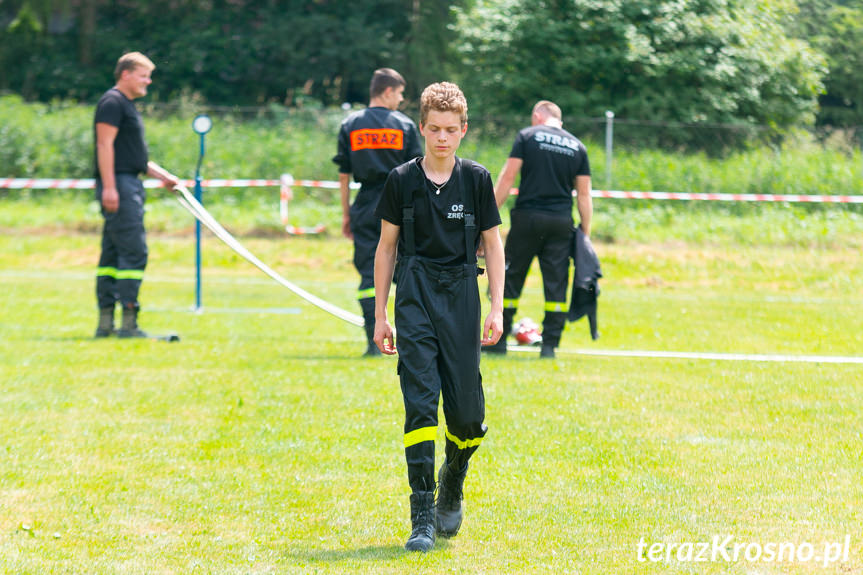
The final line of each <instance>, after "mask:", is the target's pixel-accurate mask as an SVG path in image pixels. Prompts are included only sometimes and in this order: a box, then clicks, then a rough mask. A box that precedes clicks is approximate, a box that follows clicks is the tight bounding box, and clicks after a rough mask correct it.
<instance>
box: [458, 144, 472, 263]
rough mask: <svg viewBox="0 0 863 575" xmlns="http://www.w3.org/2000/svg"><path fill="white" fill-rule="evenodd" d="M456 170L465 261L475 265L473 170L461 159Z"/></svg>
mask: <svg viewBox="0 0 863 575" xmlns="http://www.w3.org/2000/svg"><path fill="white" fill-rule="evenodd" d="M458 168H459V170H458V172H459V174H458V176H459V184H462V185H461V186H460V187H461V189H462V193H463V194H464V197H463V198H462V203H463V204H464V246H465V261H466V263H468V264H475V263H476V244H475V243H474V242H475V240H474V238H476V216H475V215H474V209H473V195H474V178H473V170H471V169H470V168H469V164H468V162H467V161H466V160H463V159H461V158H459V166H458Z"/></svg>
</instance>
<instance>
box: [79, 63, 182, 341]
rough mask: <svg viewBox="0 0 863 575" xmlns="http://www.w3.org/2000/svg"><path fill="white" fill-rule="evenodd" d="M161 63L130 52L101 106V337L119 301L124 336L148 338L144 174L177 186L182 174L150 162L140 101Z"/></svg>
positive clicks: (98, 186) (97, 173) (98, 107)
mask: <svg viewBox="0 0 863 575" xmlns="http://www.w3.org/2000/svg"><path fill="white" fill-rule="evenodd" d="M155 67H156V66H155V64H153V62H152V61H150V59H149V58H147V57H146V56H144V55H143V54H141V53H140V52H131V53H128V54H124V55H123V56H121V57H120V59H119V60H118V61H117V66H116V68H115V69H114V79H115V80H116V85H115V86H114V87H113V88H111V89H110V90H108V91H107V92H105V94H104V95H103V96H102V97H101V98H100V99H99V103H98V104H97V105H96V113H95V118H94V122H93V123H94V133H95V134H94V139H95V143H96V150H95V160H96V170H95V176H96V200H97V201H99V203H100V205H101V210H102V216H103V217H104V218H105V225H104V227H103V230H102V254H101V256H100V257H99V269H98V271H97V273H96V299H97V301H98V303H99V326H98V328H97V329H96V337H108V336H110V335H111V334H113V333H114V306H115V304H116V303H117V302H118V301H119V302H120V305H121V306H122V309H123V323H122V325H121V327H120V330H119V331H118V332H117V336H118V337H146V336H147V334H146V333H144V332H143V331H141V330H140V329H139V328H138V310H139V309H140V305H139V304H138V292H139V290H140V289H141V281H142V280H143V279H144V269H145V268H146V267H147V238H146V234H145V232H144V201H145V199H146V194H145V192H144V185H143V182H141V180H139V179H138V175H139V174H141V173H146V174H147V175H148V176H151V177H154V178H158V179H160V180H162V182H164V185H165V187H169V188H170V187H173V186H175V185H176V184H177V183H178V181H179V180H178V179H177V177H176V176H174V175H173V174H171V173H169V172H167V171H166V170H164V169H163V168H162V167H161V166H159V165H158V164H156V163H155V162H151V161H149V158H148V151H147V143H146V141H145V140H144V124H143V122H142V121H141V116H140V114H139V113H138V110H137V109H136V108H135V103H134V100H135V99H136V98H141V97H143V96H146V95H147V86H149V85H150V83H151V82H152V80H151V79H150V75H151V74H152V72H153V69H155Z"/></svg>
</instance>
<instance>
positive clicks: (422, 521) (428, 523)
mask: <svg viewBox="0 0 863 575" xmlns="http://www.w3.org/2000/svg"><path fill="white" fill-rule="evenodd" d="M411 526H412V531H411V536H410V538H409V539H408V541H407V543H405V549H407V550H408V551H422V552H423V553H425V552H426V551H430V550H431V548H432V547H434V540H435V505H434V491H414V492H413V493H411Z"/></svg>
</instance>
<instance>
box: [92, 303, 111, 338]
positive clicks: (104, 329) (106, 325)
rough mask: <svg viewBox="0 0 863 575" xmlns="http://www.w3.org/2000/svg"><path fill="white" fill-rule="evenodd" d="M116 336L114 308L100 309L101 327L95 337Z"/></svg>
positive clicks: (97, 329)
mask: <svg viewBox="0 0 863 575" xmlns="http://www.w3.org/2000/svg"><path fill="white" fill-rule="evenodd" d="M112 335H114V306H111V307H100V308H99V327H97V328H96V335H95V336H94V337H110V336H112Z"/></svg>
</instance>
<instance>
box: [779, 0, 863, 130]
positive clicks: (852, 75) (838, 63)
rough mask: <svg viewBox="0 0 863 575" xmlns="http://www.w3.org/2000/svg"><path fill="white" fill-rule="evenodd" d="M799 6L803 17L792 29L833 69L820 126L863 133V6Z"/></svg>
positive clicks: (855, 1) (807, 1) (806, 2)
mask: <svg viewBox="0 0 863 575" xmlns="http://www.w3.org/2000/svg"><path fill="white" fill-rule="evenodd" d="M799 4H800V14H799V16H798V18H796V19H795V20H794V21H793V22H791V23H790V24H789V25H788V27H789V28H790V29H791V30H792V32H793V33H795V34H797V35H798V36H800V37H806V38H809V39H810V42H811V43H812V44H813V45H814V46H815V47H817V48H818V49H819V50H821V51H822V52H824V54H826V56H827V63H828V67H829V73H828V74H827V76H826V77H825V78H824V86H825V92H826V93H825V94H823V95H822V96H821V100H820V103H821V113H820V114H819V118H818V121H819V123H820V124H826V125H833V126H856V129H857V130H863V128H861V127H863V82H861V80H860V70H863V2H860V0H845V1H839V2H836V1H827V0H799ZM860 137H861V138H863V133H861V134H860Z"/></svg>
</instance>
